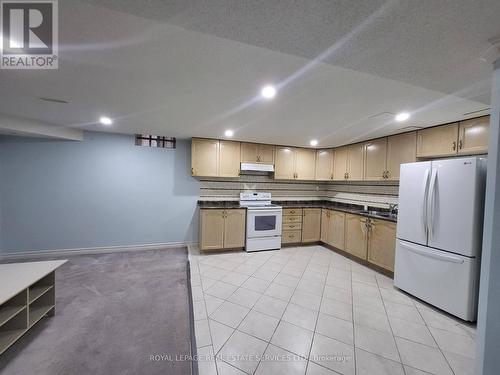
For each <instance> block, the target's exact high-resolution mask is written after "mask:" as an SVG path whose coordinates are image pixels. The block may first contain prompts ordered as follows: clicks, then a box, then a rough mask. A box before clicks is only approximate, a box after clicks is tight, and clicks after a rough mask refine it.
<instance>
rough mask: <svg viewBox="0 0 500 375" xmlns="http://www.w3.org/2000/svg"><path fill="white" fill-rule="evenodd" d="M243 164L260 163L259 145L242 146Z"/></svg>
mask: <svg viewBox="0 0 500 375" xmlns="http://www.w3.org/2000/svg"><path fill="white" fill-rule="evenodd" d="M241 162H242V163H258V162H259V145H258V144H257V143H242V144H241Z"/></svg>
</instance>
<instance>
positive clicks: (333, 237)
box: [320, 209, 346, 250]
mask: <svg viewBox="0 0 500 375" xmlns="http://www.w3.org/2000/svg"><path fill="white" fill-rule="evenodd" d="M345 215H346V214H345V213H344V212H340V211H334V210H328V209H322V210H321V236H320V241H321V242H324V243H326V244H327V245H330V246H333V247H335V248H337V249H339V250H344V248H345Z"/></svg>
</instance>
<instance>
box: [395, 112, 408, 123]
mask: <svg viewBox="0 0 500 375" xmlns="http://www.w3.org/2000/svg"><path fill="white" fill-rule="evenodd" d="M394 118H395V119H396V121H399V122H402V121H406V120H408V119H409V118H410V114H409V113H408V112H400V113H398V114H397V115H396V116H395V117H394Z"/></svg>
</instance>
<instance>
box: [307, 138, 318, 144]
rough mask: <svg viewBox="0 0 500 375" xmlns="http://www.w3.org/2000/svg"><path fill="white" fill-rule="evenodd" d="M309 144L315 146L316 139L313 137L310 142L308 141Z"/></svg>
mask: <svg viewBox="0 0 500 375" xmlns="http://www.w3.org/2000/svg"><path fill="white" fill-rule="evenodd" d="M309 143H310V144H311V146H317V145H318V141H317V140H315V139H313V140H311V142H309Z"/></svg>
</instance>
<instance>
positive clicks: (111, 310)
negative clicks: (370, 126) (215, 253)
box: [0, 248, 192, 375]
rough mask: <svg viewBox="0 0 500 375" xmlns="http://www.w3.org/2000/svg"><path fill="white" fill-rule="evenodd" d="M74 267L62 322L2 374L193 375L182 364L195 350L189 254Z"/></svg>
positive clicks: (60, 307)
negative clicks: (189, 281)
mask: <svg viewBox="0 0 500 375" xmlns="http://www.w3.org/2000/svg"><path fill="white" fill-rule="evenodd" d="M45 259H47V258H45ZM54 259H55V258H54ZM66 259H69V262H68V263H66V264H65V265H64V266H63V267H61V268H60V269H59V270H58V271H57V272H56V315H55V316H54V317H52V318H44V319H42V320H41V321H40V322H39V323H38V324H37V325H36V326H35V327H33V328H32V329H31V330H30V331H28V333H26V334H25V335H24V336H23V337H22V338H21V340H19V341H18V342H17V343H16V344H14V346H12V347H11V348H10V349H9V350H7V351H6V352H5V353H4V354H3V355H1V356H0V373H2V374H4V375H14V374H15V375H18V374H19V375H27V374H35V373H36V374H39V375H49V374H50V375H73V374H93V375H98V374H99V375H100V374H106V375H114V374H134V375H136V374H151V375H154V374H182V375H187V374H190V373H191V365H192V364H191V362H190V361H182V360H176V357H177V358H180V357H181V356H186V355H190V354H191V345H192V343H191V338H190V329H191V320H190V306H189V294H188V293H189V290H188V287H189V285H188V278H187V250H186V249H185V248H182V249H168V250H152V251H141V252H120V253H112V254H99V255H81V256H72V257H69V258H68V257H66ZM34 260H35V259H34ZM155 355H161V356H163V357H158V356H157V357H156V358H155V360H152V359H151V356H155ZM166 356H170V357H169V358H167V357H166ZM159 358H160V359H159ZM158 359H159V360H158ZM168 359H171V360H168Z"/></svg>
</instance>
